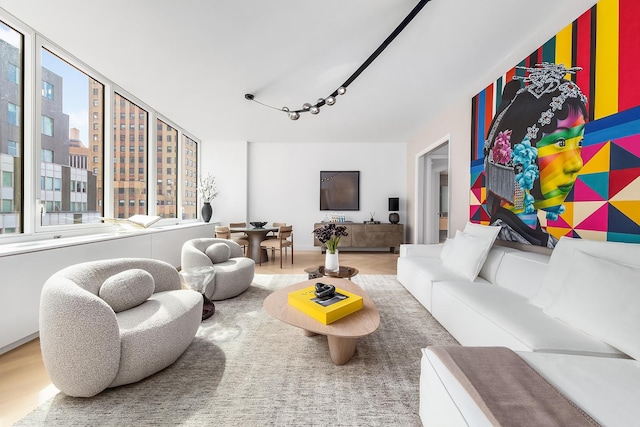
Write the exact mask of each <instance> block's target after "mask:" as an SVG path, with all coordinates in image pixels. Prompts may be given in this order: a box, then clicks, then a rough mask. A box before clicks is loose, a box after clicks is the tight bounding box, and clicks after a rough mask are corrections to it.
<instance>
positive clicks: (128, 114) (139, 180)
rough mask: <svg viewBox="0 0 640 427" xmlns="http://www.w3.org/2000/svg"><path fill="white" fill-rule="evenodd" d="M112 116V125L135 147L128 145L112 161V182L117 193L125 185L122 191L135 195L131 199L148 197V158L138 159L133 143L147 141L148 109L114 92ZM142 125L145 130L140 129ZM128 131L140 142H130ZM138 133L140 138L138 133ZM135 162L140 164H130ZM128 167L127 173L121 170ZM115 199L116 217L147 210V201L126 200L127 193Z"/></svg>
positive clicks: (138, 143)
mask: <svg viewBox="0 0 640 427" xmlns="http://www.w3.org/2000/svg"><path fill="white" fill-rule="evenodd" d="M113 118H114V123H113V129H114V130H116V132H119V134H120V136H124V141H129V142H128V144H130V146H133V147H134V149H133V150H126V149H125V153H124V156H119V161H118V162H114V163H113V185H114V188H115V189H116V191H115V192H114V193H119V191H120V189H122V190H123V193H127V194H132V195H134V197H132V199H137V200H139V199H146V194H147V158H146V157H144V156H143V157H140V158H139V159H138V158H137V157H138V156H137V153H136V152H135V146H134V145H133V144H137V145H141V143H144V145H146V141H147V134H146V132H145V130H144V129H146V127H147V126H146V124H147V120H148V113H147V112H146V111H145V110H144V109H142V108H140V107H138V106H137V105H136V104H134V103H133V102H131V101H129V100H128V99H126V98H124V97H123V96H121V95H119V94H118V93H115V94H114V97H113ZM140 128H142V129H143V130H140ZM129 135H132V136H133V137H134V138H133V141H135V140H136V139H137V140H138V141H139V142H131V140H130V139H129ZM136 135H137V136H138V138H136V137H135V136H136ZM114 137H115V135H114ZM122 146H124V145H122ZM121 154H122V153H121ZM132 163H137V165H138V167H137V168H133V167H129V166H128V165H129V164H132ZM125 170H126V171H128V173H123V172H122V171H125ZM124 190H126V191H124ZM113 202H114V216H115V217H116V218H129V217H130V216H132V215H137V214H146V213H147V207H146V203H145V204H143V205H140V204H138V205H137V206H136V205H135V204H134V205H132V204H129V203H124V196H120V195H118V196H116V198H115V200H114V201H113Z"/></svg>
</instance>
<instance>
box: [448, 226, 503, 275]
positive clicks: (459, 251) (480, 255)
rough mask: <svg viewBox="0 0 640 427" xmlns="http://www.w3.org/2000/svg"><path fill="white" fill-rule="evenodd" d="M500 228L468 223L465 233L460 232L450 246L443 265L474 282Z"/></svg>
mask: <svg viewBox="0 0 640 427" xmlns="http://www.w3.org/2000/svg"><path fill="white" fill-rule="evenodd" d="M499 231H500V227H490V226H484V225H478V224H472V223H467V226H466V227H465V231H464V232H462V231H460V230H458V231H457V232H456V235H455V237H454V238H453V242H452V243H450V244H448V245H447V246H449V247H450V248H449V247H448V248H447V251H445V255H444V256H443V259H442V264H443V265H444V266H445V267H446V268H448V269H450V270H452V271H455V272H456V273H459V274H461V275H462V276H464V277H465V278H467V279H469V280H471V281H473V280H475V279H476V277H477V276H478V273H479V272H480V269H481V268H482V266H483V265H484V262H485V261H486V259H487V256H488V254H489V251H490V250H491V246H492V245H493V242H494V241H495V239H496V236H497V235H498V232H499Z"/></svg>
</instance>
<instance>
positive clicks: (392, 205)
mask: <svg viewBox="0 0 640 427" xmlns="http://www.w3.org/2000/svg"><path fill="white" fill-rule="evenodd" d="M399 210H400V198H398V197H389V211H390V212H391V213H390V214H389V222H390V223H391V224H397V223H399V222H400V215H398V214H397V211H399Z"/></svg>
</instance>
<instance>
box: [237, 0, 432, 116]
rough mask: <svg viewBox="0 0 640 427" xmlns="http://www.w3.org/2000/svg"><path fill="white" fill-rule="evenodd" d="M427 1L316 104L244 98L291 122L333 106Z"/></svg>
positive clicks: (424, 0)
mask: <svg viewBox="0 0 640 427" xmlns="http://www.w3.org/2000/svg"><path fill="white" fill-rule="evenodd" d="M429 1H431V0H420V1H419V2H418V4H417V5H416V6H415V7H414V8H413V10H411V12H410V13H409V15H407V17H406V18H404V20H403V21H402V22H401V23H400V25H398V27H397V28H396V29H395V30H394V31H393V32H392V33H391V35H389V37H387V38H386V39H385V41H384V42H382V44H381V45H380V46H379V47H378V48H377V49H376V50H375V52H373V53H372V54H371V55H370V56H369V58H367V60H366V61H364V63H363V64H362V65H361V66H360V67H359V68H358V69H357V70H356V71H355V72H354V73H353V74H351V76H350V77H349V78H348V79H347V80H346V81H345V82H344V83H343V84H342V85H341V86H340V87H339V88H338V89H336V90H334V91H333V93H332V94H331V95H329V96H327V97H326V98H319V99H318V102H316V103H315V104H310V103H308V102H305V103H304V104H303V105H302V108H301V109H299V110H291V109H290V108H289V107H282V108H276V107H272V106H271V105H268V104H265V103H263V102H260V101H258V100H256V99H255V97H254V95H253V94H251V93H247V94H245V95H244V98H245V99H247V100H249V101H253V102H257V103H258V104H260V105H264V106H265V107H269V108H273V109H274V110H278V111H283V112H285V113H287V114H288V115H289V118H290V119H291V120H298V119H299V118H300V113H311V114H314V115H315V114H318V113H319V112H320V107H322V106H324V105H334V104H335V103H336V96H338V95H344V94H345V93H347V87H348V86H349V85H350V84H351V83H352V82H353V81H354V80H355V79H356V78H358V76H359V75H360V74H361V73H362V72H363V71H364V70H365V69H366V68H367V67H368V66H369V65H371V63H372V62H373V61H374V60H375V59H376V58H377V57H378V55H380V54H381V53H382V51H383V50H385V49H386V47H387V46H389V44H391V42H392V41H393V39H395V38H396V37H397V36H398V34H400V33H401V32H402V30H404V28H405V27H406V26H407V25H408V24H409V22H411V21H412V20H413V18H415V17H416V15H417V14H418V12H420V10H422V8H423V7H424V6H425V5H426V4H427V3H429Z"/></svg>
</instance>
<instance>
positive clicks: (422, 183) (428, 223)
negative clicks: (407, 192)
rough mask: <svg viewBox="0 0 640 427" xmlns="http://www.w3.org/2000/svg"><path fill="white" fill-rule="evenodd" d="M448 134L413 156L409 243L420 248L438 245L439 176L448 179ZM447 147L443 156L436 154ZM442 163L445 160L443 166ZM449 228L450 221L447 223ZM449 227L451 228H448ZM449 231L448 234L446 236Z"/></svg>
mask: <svg viewBox="0 0 640 427" xmlns="http://www.w3.org/2000/svg"><path fill="white" fill-rule="evenodd" d="M450 141H451V134H447V135H445V136H443V137H442V138H440V139H439V140H437V141H436V142H434V143H433V144H431V145H429V146H428V147H426V148H424V149H423V150H421V151H420V152H418V153H417V154H416V156H415V162H416V164H415V170H416V176H415V187H414V188H415V200H416V204H415V212H414V214H415V218H416V223H415V227H414V231H413V239H412V241H413V242H415V243H419V244H431V243H438V242H439V241H440V238H439V234H440V233H439V212H440V173H441V172H442V171H443V170H447V174H449V175H451V144H450ZM445 145H446V146H447V150H446V154H443V153H436V151H438V150H440V149H442V148H443V147H444V146H445ZM442 160H446V163H444V164H445V165H443V162H442ZM447 196H448V197H447V200H448V201H449V209H448V211H449V218H450V217H451V209H450V207H451V185H449V186H448V189H447ZM449 224H451V221H449ZM449 227H450V225H449ZM448 234H449V230H447V235H448Z"/></svg>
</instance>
